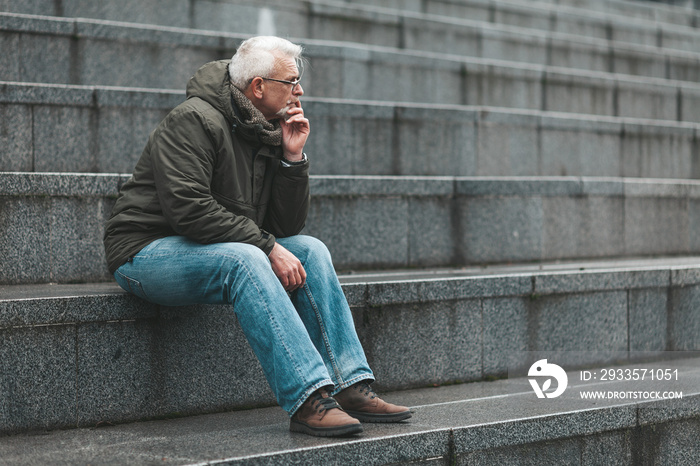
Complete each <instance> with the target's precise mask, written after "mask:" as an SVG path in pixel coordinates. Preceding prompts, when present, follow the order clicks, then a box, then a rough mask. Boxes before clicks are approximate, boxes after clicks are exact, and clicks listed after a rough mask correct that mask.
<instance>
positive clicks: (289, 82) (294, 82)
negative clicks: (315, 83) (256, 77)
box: [251, 76, 301, 92]
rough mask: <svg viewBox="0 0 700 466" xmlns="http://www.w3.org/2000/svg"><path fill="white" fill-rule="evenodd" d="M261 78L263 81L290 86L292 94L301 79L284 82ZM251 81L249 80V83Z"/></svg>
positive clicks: (282, 80)
mask: <svg viewBox="0 0 700 466" xmlns="http://www.w3.org/2000/svg"><path fill="white" fill-rule="evenodd" d="M261 78H262V79H263V80H264V81H274V82H276V83H282V84H291V85H292V92H294V91H295V90H296V89H297V86H298V85H299V81H301V79H295V80H294V81H285V80H284V79H272V78H263V77H262V76H261ZM252 81H253V80H252V79H251V82H252Z"/></svg>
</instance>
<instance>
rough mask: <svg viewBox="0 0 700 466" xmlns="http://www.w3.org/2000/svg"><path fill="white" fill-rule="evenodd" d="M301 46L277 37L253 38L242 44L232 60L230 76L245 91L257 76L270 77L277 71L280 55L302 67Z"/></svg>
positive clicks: (229, 68)
mask: <svg viewBox="0 0 700 466" xmlns="http://www.w3.org/2000/svg"><path fill="white" fill-rule="evenodd" d="M301 53H302V48H301V46H300V45H296V44H293V43H291V42H289V41H288V40H286V39H282V38H280V37H275V36H257V37H251V38H250V39H247V40H245V41H243V43H241V45H240V46H239V47H238V50H236V53H235V54H234V55H233V57H232V58H231V63H230V64H229V67H228V74H229V77H230V78H231V82H232V83H233V85H234V86H236V87H237V88H238V89H240V90H241V91H242V90H245V88H246V87H248V84H249V83H250V80H252V79H253V78H255V77H257V76H261V77H266V76H269V75H270V74H271V73H272V72H273V71H274V69H275V62H276V58H278V57H279V56H280V55H282V56H284V57H289V58H292V59H294V61H295V62H296V63H297V66H298V67H301V64H302V63H301V62H302V58H301Z"/></svg>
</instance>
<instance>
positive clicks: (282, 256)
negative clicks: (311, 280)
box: [268, 243, 306, 291]
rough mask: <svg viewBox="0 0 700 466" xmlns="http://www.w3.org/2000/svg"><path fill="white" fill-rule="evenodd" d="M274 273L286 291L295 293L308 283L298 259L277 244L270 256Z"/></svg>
mask: <svg viewBox="0 0 700 466" xmlns="http://www.w3.org/2000/svg"><path fill="white" fill-rule="evenodd" d="M268 257H269V259H270V264H271V265H272V271H273V272H274V273H275V275H277V278H279V280H280V282H281V283H282V286H283V287H284V289H285V290H286V291H294V290H296V289H297V288H300V287H302V286H304V283H306V271H305V270H304V267H303V266H302V265H301V262H300V261H299V259H297V257H296V256H295V255H294V254H292V253H291V252H289V251H288V250H287V249H285V248H283V247H282V246H280V245H279V244H278V243H275V246H274V247H273V248H272V252H270V255H269V256H268Z"/></svg>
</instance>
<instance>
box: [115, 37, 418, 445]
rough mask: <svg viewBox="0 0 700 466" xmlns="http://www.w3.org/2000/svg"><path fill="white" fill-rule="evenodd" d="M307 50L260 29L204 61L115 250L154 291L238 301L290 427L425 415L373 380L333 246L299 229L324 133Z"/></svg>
mask: <svg viewBox="0 0 700 466" xmlns="http://www.w3.org/2000/svg"><path fill="white" fill-rule="evenodd" d="M300 60H301V47H299V46H298V45H295V44H292V43H291V42H289V41H287V40H284V39H280V38H277V37H254V38H252V39H249V40H247V41H245V42H243V43H242V44H241V46H240V47H239V49H238V50H237V52H236V54H235V55H234V56H233V58H232V59H231V60H230V61H223V60H222V61H216V62H212V63H208V64H206V65H204V66H203V67H202V68H200V69H199V70H198V71H197V72H196V73H195V75H194V76H193V77H192V78H191V79H190V81H189V83H188V85H187V100H186V101H185V102H183V103H182V104H180V105H179V106H177V107H176V108H175V109H174V110H172V111H171V112H170V113H169V114H168V116H167V117H166V118H165V119H164V120H163V121H162V122H161V123H160V124H159V125H158V127H157V128H156V129H155V131H154V132H153V133H152V134H151V136H150V138H149V140H148V143H147V145H146V147H145V149H144V151H143V154H142V155H141V158H140V159H139V161H138V163H137V164H136V167H135V169H134V173H133V176H132V177H131V178H130V179H129V181H128V182H127V183H125V184H124V186H123V188H122V189H121V192H120V194H119V198H118V199H117V201H116V204H115V206H114V210H113V212H112V215H111V217H110V219H109V221H108V223H107V226H106V231H105V237H104V243H105V251H106V255H107V261H108V265H109V269H110V272H111V273H113V274H114V277H115V279H116V280H117V282H118V283H119V285H120V286H121V287H122V288H124V289H125V290H127V291H129V292H131V293H133V294H135V295H136V296H139V297H141V298H143V299H146V300H148V301H151V302H154V303H157V304H161V305H164V306H171V305H185V304H194V303H210V304H230V305H232V306H233V310H234V311H235V313H236V315H237V318H238V321H239V322H240V325H241V327H242V329H243V331H244V333H245V335H246V337H247V339H248V341H249V343H250V345H251V347H252V348H253V350H254V351H255V354H256V355H257V357H258V359H259V361H260V364H261V365H262V368H263V370H264V372H265V376H266V378H267V380H268V383H269V384H270V386H271V387H272V390H273V392H274V394H275V396H276V397H277V400H278V402H279V404H280V405H281V406H282V408H283V409H285V410H286V411H287V412H288V413H289V414H290V416H291V419H290V429H291V430H292V431H295V432H303V433H306V434H310V435H317V436H340V435H349V434H355V433H358V432H361V431H362V426H361V424H360V421H364V422H396V421H402V420H404V419H407V418H409V417H411V412H410V410H409V409H408V408H406V407H402V406H396V405H392V404H389V403H386V402H384V401H383V400H381V399H380V398H379V397H377V396H376V394H375V393H374V392H373V391H372V389H371V388H370V385H369V383H370V382H372V381H373V380H374V376H373V374H372V371H371V370H370V368H369V366H368V364H367V360H366V358H365V355H364V351H363V349H362V347H361V345H360V342H359V340H358V338H357V334H356V332H355V328H354V326H353V320H352V316H351V313H350V308H349V307H348V304H347V301H346V300H345V296H344V295H343V293H342V290H341V288H340V284H339V283H338V279H337V277H336V274H335V271H334V269H333V265H332V263H331V258H330V255H329V253H328V250H327V249H326V248H325V246H324V245H323V244H322V243H321V242H320V241H318V240H316V239H314V238H311V237H309V236H302V235H299V232H300V231H301V229H302V228H303V226H304V223H305V221H306V215H307V212H308V207H309V177H308V165H309V162H308V160H307V158H306V155H305V154H304V151H303V149H304V145H305V143H306V140H307V138H308V136H309V131H310V126H309V121H308V119H307V118H306V117H305V116H304V109H303V108H302V106H301V102H300V100H299V99H300V97H301V96H302V95H303V94H304V91H303V89H302V87H301V84H300V83H299V79H300V76H299V69H298V64H299V63H300Z"/></svg>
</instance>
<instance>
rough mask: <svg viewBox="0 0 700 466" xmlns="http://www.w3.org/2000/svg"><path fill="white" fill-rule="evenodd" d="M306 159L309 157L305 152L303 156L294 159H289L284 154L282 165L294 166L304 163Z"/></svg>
mask: <svg viewBox="0 0 700 466" xmlns="http://www.w3.org/2000/svg"><path fill="white" fill-rule="evenodd" d="M306 160H307V158H306V153H305V152H302V153H301V157H300V158H298V159H297V160H292V159H289V158H287V157H285V156H282V166H283V167H294V166H296V165H302V164H304V163H305V162H306Z"/></svg>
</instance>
